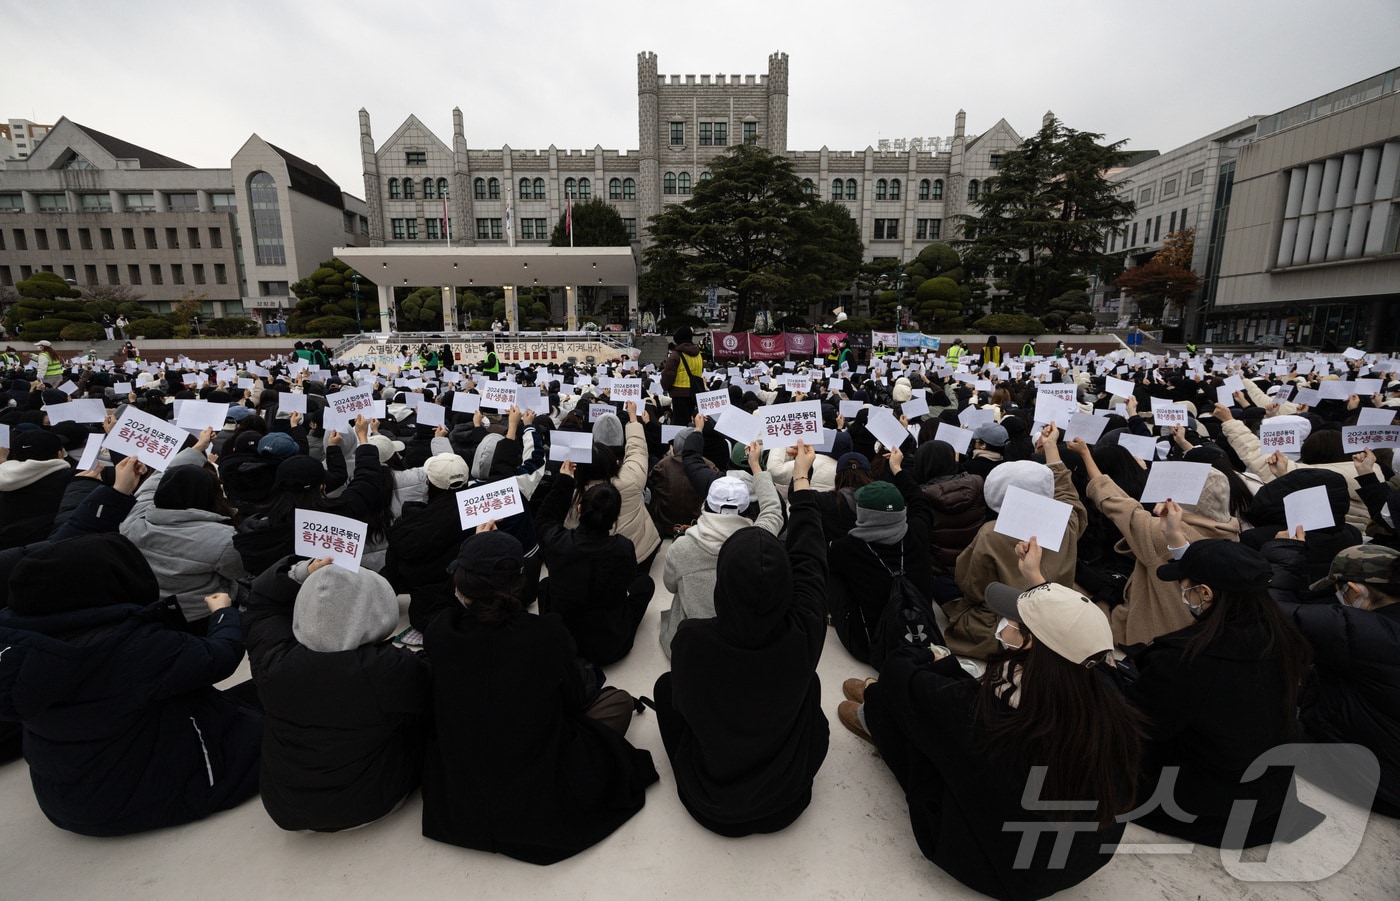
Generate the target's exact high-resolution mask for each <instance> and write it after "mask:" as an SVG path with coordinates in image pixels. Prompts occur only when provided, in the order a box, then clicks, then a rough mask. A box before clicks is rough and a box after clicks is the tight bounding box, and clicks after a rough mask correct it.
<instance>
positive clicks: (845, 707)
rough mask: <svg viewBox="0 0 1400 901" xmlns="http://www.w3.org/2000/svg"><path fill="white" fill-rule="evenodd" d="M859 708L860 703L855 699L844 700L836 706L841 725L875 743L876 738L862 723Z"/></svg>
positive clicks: (858, 736)
mask: <svg viewBox="0 0 1400 901" xmlns="http://www.w3.org/2000/svg"><path fill="white" fill-rule="evenodd" d="M859 710H860V705H859V704H857V703H856V702H855V701H842V702H841V703H840V704H838V705H837V707H836V718H837V719H839V720H840V721H841V725H843V726H845V727H846V728H847V729H849V730H851V731H852V732H854V733H855V734H856V737H857V738H861V739H864V740H865V741H868V742H870V743H871V744H872V745H873V744H875V739H873V738H871V737H870V733H869V732H866V731H865V727H864V726H862V725H861V724H860V716H859V715H858V714H857V711H859Z"/></svg>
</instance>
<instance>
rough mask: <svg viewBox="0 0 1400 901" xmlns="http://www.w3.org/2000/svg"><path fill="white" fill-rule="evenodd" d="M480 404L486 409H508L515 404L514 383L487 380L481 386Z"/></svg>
mask: <svg viewBox="0 0 1400 901" xmlns="http://www.w3.org/2000/svg"><path fill="white" fill-rule="evenodd" d="M481 405H482V406H483V407H485V408H486V409H488V410H498V411H501V412H504V411H506V410H509V409H510V408H511V407H513V406H515V385H513V384H511V383H510V382H487V383H486V384H485V385H483V386H482V388H481Z"/></svg>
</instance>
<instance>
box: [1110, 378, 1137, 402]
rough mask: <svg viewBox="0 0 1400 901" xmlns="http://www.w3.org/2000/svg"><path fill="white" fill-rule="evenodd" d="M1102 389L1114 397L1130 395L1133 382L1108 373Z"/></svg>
mask: <svg viewBox="0 0 1400 901" xmlns="http://www.w3.org/2000/svg"><path fill="white" fill-rule="evenodd" d="M1104 390H1105V391H1107V392H1108V393H1109V394H1112V395H1114V396H1115V397H1132V396H1133V383H1132V382H1130V381H1128V380H1127V379H1119V378H1114V377H1113V376H1111V375H1110V376H1107V377H1106V378H1105V379H1104Z"/></svg>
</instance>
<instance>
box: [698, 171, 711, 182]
mask: <svg viewBox="0 0 1400 901" xmlns="http://www.w3.org/2000/svg"><path fill="white" fill-rule="evenodd" d="M710 177H711V176H710V173H708V172H701V173H700V180H701V181H709V180H710Z"/></svg>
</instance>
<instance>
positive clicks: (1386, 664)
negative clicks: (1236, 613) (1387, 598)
mask: <svg viewBox="0 0 1400 901" xmlns="http://www.w3.org/2000/svg"><path fill="white" fill-rule="evenodd" d="M1280 606H1281V607H1282V608H1283V611H1284V613H1285V614H1286V615H1287V616H1289V617H1290V618H1292V620H1293V624H1294V625H1295V626H1297V627H1298V631H1300V632H1302V633H1303V636H1304V637H1305V638H1307V640H1308V643H1309V644H1311V645H1312V650H1313V666H1312V668H1311V670H1310V671H1309V678H1308V680H1307V681H1306V683H1305V688H1304V690H1303V695H1302V697H1301V698H1300V699H1299V704H1298V713H1299V719H1300V720H1301V722H1302V724H1303V728H1304V729H1306V730H1307V732H1308V735H1309V736H1310V737H1311V738H1314V739H1317V740H1320V741H1337V742H1355V743H1356V744H1359V745H1361V746H1363V747H1365V748H1368V749H1370V751H1371V752H1372V753H1373V754H1375V755H1376V758H1377V759H1378V760H1379V761H1380V765H1381V783H1380V788H1379V790H1378V791H1377V793H1376V801H1375V804H1374V805H1373V806H1374V807H1375V808H1376V809H1377V810H1381V811H1383V812H1385V813H1387V814H1389V815H1390V816H1400V604H1391V605H1389V606H1386V607H1381V608H1380V609H1379V610H1358V609H1356V608H1355V607H1343V606H1341V605H1340V604H1282V605H1280Z"/></svg>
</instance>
